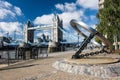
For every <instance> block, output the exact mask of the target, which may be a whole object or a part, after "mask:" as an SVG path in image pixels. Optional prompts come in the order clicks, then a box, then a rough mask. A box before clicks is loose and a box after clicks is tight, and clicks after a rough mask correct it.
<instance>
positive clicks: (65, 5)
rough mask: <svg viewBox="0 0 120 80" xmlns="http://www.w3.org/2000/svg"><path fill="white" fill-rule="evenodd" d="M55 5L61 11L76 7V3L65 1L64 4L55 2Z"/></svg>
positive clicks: (71, 9)
mask: <svg viewBox="0 0 120 80" xmlns="http://www.w3.org/2000/svg"><path fill="white" fill-rule="evenodd" d="M55 7H56V8H57V9H59V10H61V11H64V12H66V11H67V12H72V11H75V10H76V9H77V8H76V4H75V3H65V4H64V5H63V4H56V5H55Z"/></svg>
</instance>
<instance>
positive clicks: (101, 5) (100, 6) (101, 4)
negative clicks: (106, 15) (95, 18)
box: [98, 0, 104, 9]
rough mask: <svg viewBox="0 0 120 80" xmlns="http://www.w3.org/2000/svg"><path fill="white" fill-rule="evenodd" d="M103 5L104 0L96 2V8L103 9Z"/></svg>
mask: <svg viewBox="0 0 120 80" xmlns="http://www.w3.org/2000/svg"><path fill="white" fill-rule="evenodd" d="M103 3H104V0H98V6H99V9H102V8H104V5H103Z"/></svg>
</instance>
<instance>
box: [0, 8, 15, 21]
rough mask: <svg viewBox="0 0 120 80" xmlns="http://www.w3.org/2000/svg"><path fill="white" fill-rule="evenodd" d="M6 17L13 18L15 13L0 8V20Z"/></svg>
mask: <svg viewBox="0 0 120 80" xmlns="http://www.w3.org/2000/svg"><path fill="white" fill-rule="evenodd" d="M7 16H10V17H15V13H14V12H12V11H10V10H7V9H3V8H2V9H1V8H0V19H4V18H5V17H7Z"/></svg>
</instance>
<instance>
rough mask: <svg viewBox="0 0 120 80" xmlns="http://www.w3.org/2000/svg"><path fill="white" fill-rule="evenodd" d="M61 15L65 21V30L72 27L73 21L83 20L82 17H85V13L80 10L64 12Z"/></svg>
mask: <svg viewBox="0 0 120 80" xmlns="http://www.w3.org/2000/svg"><path fill="white" fill-rule="evenodd" d="M59 15H60V17H61V18H62V19H63V26H64V28H66V29H68V28H69V26H70V23H69V22H70V20H71V19H76V20H82V17H83V16H84V11H82V10H79V11H76V12H64V13H62V14H59Z"/></svg>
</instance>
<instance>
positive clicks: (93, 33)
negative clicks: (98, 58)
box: [70, 19, 112, 59]
mask: <svg viewBox="0 0 120 80" xmlns="http://www.w3.org/2000/svg"><path fill="white" fill-rule="evenodd" d="M70 24H71V26H72V27H73V28H74V29H75V30H76V31H77V32H78V33H79V34H80V35H82V36H83V37H84V38H85V39H84V41H83V42H82V43H81V45H80V48H79V50H78V51H77V52H76V53H75V55H73V56H72V58H73V59H78V58H83V57H87V56H93V55H97V54H100V53H104V52H106V53H109V52H110V51H112V44H111V43H110V42H109V41H108V40H107V39H106V38H105V37H104V36H102V34H100V33H99V32H98V31H96V30H95V29H93V28H91V27H88V26H87V25H86V24H85V23H83V22H79V21H77V20H74V19H72V20H71V21H70ZM78 26H79V27H81V28H83V29H85V30H86V31H88V32H89V33H90V35H89V36H86V35H85V34H84V33H83V32H81V31H80V29H79V28H78ZM93 37H97V38H99V39H100V40H101V41H102V42H103V43H104V44H105V46H106V47H108V48H109V49H105V48H104V47H103V49H102V50H100V51H96V52H90V53H86V54H80V53H81V52H82V50H83V49H84V48H85V47H86V46H87V44H88V43H89V42H90V41H91V39H92V38H93Z"/></svg>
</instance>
